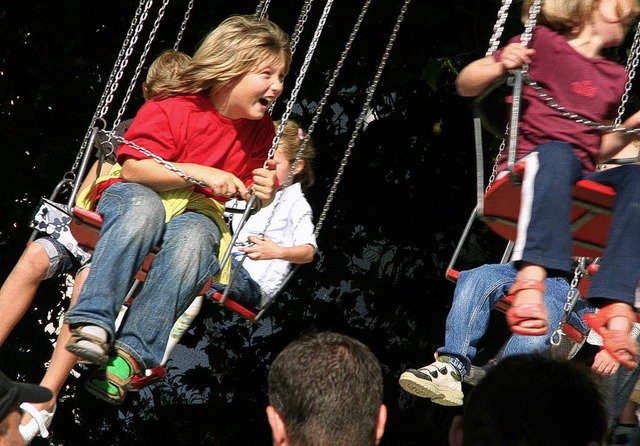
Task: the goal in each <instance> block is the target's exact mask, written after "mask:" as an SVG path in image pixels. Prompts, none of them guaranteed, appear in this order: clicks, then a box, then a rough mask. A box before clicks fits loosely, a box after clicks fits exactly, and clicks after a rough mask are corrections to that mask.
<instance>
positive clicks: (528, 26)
mask: <svg viewBox="0 0 640 446" xmlns="http://www.w3.org/2000/svg"><path fill="white" fill-rule="evenodd" d="M541 4H542V0H535V1H534V2H533V3H532V4H531V7H530V8H529V17H528V18H527V21H526V22H525V24H524V32H523V33H522V35H521V36H520V43H521V44H522V45H524V46H527V45H529V42H530V41H531V36H532V34H533V28H534V27H535V26H536V22H537V19H538V14H540V9H541Z"/></svg>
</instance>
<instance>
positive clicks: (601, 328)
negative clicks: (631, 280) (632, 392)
mask: <svg viewBox="0 0 640 446" xmlns="http://www.w3.org/2000/svg"><path fill="white" fill-rule="evenodd" d="M583 319H584V321H585V322H586V323H587V325H588V326H589V327H590V328H591V329H592V330H593V331H595V332H596V333H598V334H599V335H600V336H602V343H603V344H602V348H604V349H606V350H607V351H608V352H609V354H610V355H611V356H613V357H614V358H615V359H616V361H618V362H619V363H620V364H622V366H623V367H625V368H627V369H629V370H633V369H635V367H636V365H637V364H638V344H637V342H636V340H635V339H634V338H632V337H631V328H632V326H633V322H635V320H636V315H635V311H634V309H633V307H632V306H631V305H628V304H626V303H623V302H615V303H611V304H609V305H605V306H604V307H602V308H599V309H598V311H597V312H596V313H589V314H585V315H584V317H583Z"/></svg>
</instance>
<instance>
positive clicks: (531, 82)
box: [523, 73, 640, 135]
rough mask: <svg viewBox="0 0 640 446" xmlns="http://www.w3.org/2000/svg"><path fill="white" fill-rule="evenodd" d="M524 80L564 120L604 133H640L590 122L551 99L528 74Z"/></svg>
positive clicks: (639, 131)
mask: <svg viewBox="0 0 640 446" xmlns="http://www.w3.org/2000/svg"><path fill="white" fill-rule="evenodd" d="M523 78H524V80H525V83H526V84H527V85H529V86H531V87H533V89H534V90H535V92H536V93H537V95H538V96H539V97H540V98H541V99H542V100H544V101H545V103H546V104H547V105H548V106H549V107H551V108H553V109H554V110H556V111H558V112H559V113H560V114H561V115H562V116H563V117H564V118H567V119H570V120H572V121H574V122H577V123H578V124H583V125H586V126H588V127H592V128H595V129H597V130H600V131H603V132H610V133H627V134H632V135H635V134H637V133H640V128H637V129H627V128H624V127H616V126H615V125H605V124H602V123H600V122H596V121H592V120H590V119H588V118H585V117H584V116H580V115H578V114H576V113H573V112H570V111H569V110H567V109H566V108H565V107H563V106H562V105H560V104H558V102H557V101H556V100H555V99H554V98H553V97H551V96H550V95H549V94H548V93H547V92H546V91H545V90H544V88H542V86H540V85H539V84H538V83H537V82H536V81H534V80H533V79H532V78H531V77H530V76H529V75H528V74H525V73H523Z"/></svg>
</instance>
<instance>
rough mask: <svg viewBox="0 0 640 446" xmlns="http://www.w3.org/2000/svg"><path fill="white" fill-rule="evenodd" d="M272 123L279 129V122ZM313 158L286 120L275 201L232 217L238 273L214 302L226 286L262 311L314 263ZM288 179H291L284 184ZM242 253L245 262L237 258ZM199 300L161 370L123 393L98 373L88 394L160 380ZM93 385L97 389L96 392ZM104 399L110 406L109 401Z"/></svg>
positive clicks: (215, 288)
mask: <svg viewBox="0 0 640 446" xmlns="http://www.w3.org/2000/svg"><path fill="white" fill-rule="evenodd" d="M274 124H275V127H276V128H278V127H279V126H280V121H276V122H275V123H274ZM305 141H306V143H305ZM303 144H304V147H303ZM314 157H315V149H314V146H313V142H312V140H311V139H310V138H309V137H308V135H307V134H306V132H305V131H304V129H303V128H302V127H301V126H300V124H299V123H298V122H296V121H295V120H293V119H288V120H287V121H286V122H285V125H284V128H283V131H282V135H281V137H280V141H279V143H278V146H277V148H276V151H275V153H274V160H275V162H276V176H277V179H278V183H279V184H280V187H279V188H278V191H277V192H276V197H275V199H274V202H273V203H271V204H270V205H269V206H266V207H263V208H261V209H260V210H259V211H258V212H256V213H255V214H253V215H251V216H250V217H249V219H248V220H247V222H246V223H245V224H244V226H242V227H239V225H238V221H239V220H240V214H235V215H231V222H230V224H231V227H232V229H233V230H234V231H239V232H238V237H237V241H236V244H235V246H234V247H233V250H232V260H231V261H232V265H231V268H232V271H235V270H236V269H238V273H237V276H235V277H233V276H232V279H231V282H230V284H229V285H225V284H222V283H212V284H211V288H210V289H209V291H207V292H206V293H205V295H204V297H207V298H211V299H215V298H214V297H213V295H214V293H221V294H222V293H224V292H225V289H226V288H227V286H228V287H229V290H228V295H227V297H228V298H229V299H232V300H233V301H235V302H238V303H240V304H241V305H243V306H245V307H247V308H250V309H261V308H263V307H264V306H265V305H267V304H268V303H269V302H271V300H272V299H274V298H275V295H276V294H277V293H278V292H279V291H280V288H281V287H282V286H283V285H284V281H285V279H286V277H287V274H288V273H289V271H290V270H291V267H292V265H293V264H305V263H310V262H312V261H313V258H314V255H315V252H316V249H317V248H318V245H317V243H316V237H315V234H314V224H313V213H312V210H311V206H310V205H309V202H308V201H307V199H306V197H305V196H304V192H305V191H306V190H308V188H310V187H311V186H312V185H313V183H314V181H315V178H314V174H313V168H312V161H313V158H314ZM289 175H292V177H291V178H290V179H289V181H287V179H288V178H289ZM245 204H246V203H244V202H242V201H238V200H231V201H230V202H229V203H228V204H227V209H229V208H233V207H234V206H236V205H237V206H238V208H242V207H244V205H245ZM245 255H246V258H245V259H244V260H241V258H242V256H245ZM202 300H203V296H198V297H197V298H196V299H195V300H194V301H193V303H192V304H191V306H189V308H188V309H187V310H186V311H185V312H184V313H183V314H182V315H181V316H180V319H179V320H178V321H177V322H176V323H175V324H174V327H173V329H172V330H171V335H170V338H169V341H168V343H167V347H166V350H165V353H164V357H163V359H162V361H161V362H160V366H159V367H155V368H154V369H151V370H147V371H145V374H144V376H142V375H140V376H136V377H135V378H134V379H133V380H132V382H131V384H130V385H128V386H127V388H126V389H117V388H116V387H115V386H114V385H113V383H110V382H108V381H106V380H104V379H102V380H101V379H100V376H101V375H106V374H105V373H99V374H98V377H97V379H92V380H91V382H92V384H91V386H89V387H88V389H89V391H90V392H92V393H94V394H96V395H97V396H99V397H102V396H103V393H104V392H107V393H110V394H114V395H115V394H118V392H120V394H121V395H124V393H125V392H124V391H126V390H133V391H137V390H140V389H141V388H142V387H145V386H147V385H149V384H151V383H153V382H155V381H157V380H158V379H160V378H163V377H164V376H165V375H166V368H165V367H166V365H167V362H168V360H169V357H170V355H171V353H172V352H173V350H174V348H175V347H176V345H177V344H178V343H179V342H180V339H181V338H182V336H183V335H184V333H185V332H186V331H187V329H188V328H189V326H190V325H191V323H192V322H193V320H194V318H195V317H196V316H197V315H198V313H199V312H200V308H201V306H202ZM116 364H117V363H116ZM103 368H104V369H107V371H108V372H110V373H112V374H117V373H118V369H117V367H114V366H113V364H111V363H107V364H106V365H105V366H103ZM96 387H97V388H98V389H100V390H98V391H95V390H94V389H95V388H96ZM103 399H105V400H106V401H108V402H113V399H108V398H103ZM119 402H120V401H119Z"/></svg>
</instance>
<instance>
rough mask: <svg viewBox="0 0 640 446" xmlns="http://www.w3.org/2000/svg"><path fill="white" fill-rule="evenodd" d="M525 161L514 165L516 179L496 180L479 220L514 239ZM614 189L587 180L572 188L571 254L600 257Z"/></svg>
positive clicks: (510, 177)
mask: <svg viewBox="0 0 640 446" xmlns="http://www.w3.org/2000/svg"><path fill="white" fill-rule="evenodd" d="M525 164H526V162H524V161H521V162H519V163H516V164H515V165H514V167H513V173H514V175H515V180H514V179H513V177H512V176H511V175H505V176H503V177H502V178H500V179H498V180H496V181H495V182H494V183H493V185H492V186H491V188H490V189H489V190H488V191H487V193H486V194H485V203H484V213H483V215H482V216H481V217H480V219H481V220H482V221H483V222H484V223H485V224H486V225H487V226H489V227H490V228H491V229H492V230H493V231H494V232H495V233H497V234H498V235H500V236H501V237H503V238H505V239H508V240H515V239H516V233H517V224H518V213H519V210H520V189H521V188H520V183H519V180H521V179H522V177H523V175H524V170H525ZM615 195H616V194H615V191H614V190H613V188H611V187H609V186H604V185H602V184H600V183H596V182H594V181H590V180H580V181H578V182H577V183H576V185H575V186H574V188H573V200H572V205H571V230H572V236H573V252H572V255H573V256H574V257H589V258H595V257H601V256H602V253H603V252H604V248H605V246H606V242H607V237H608V234H609V226H610V224H611V207H612V205H613V200H614V198H615Z"/></svg>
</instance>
